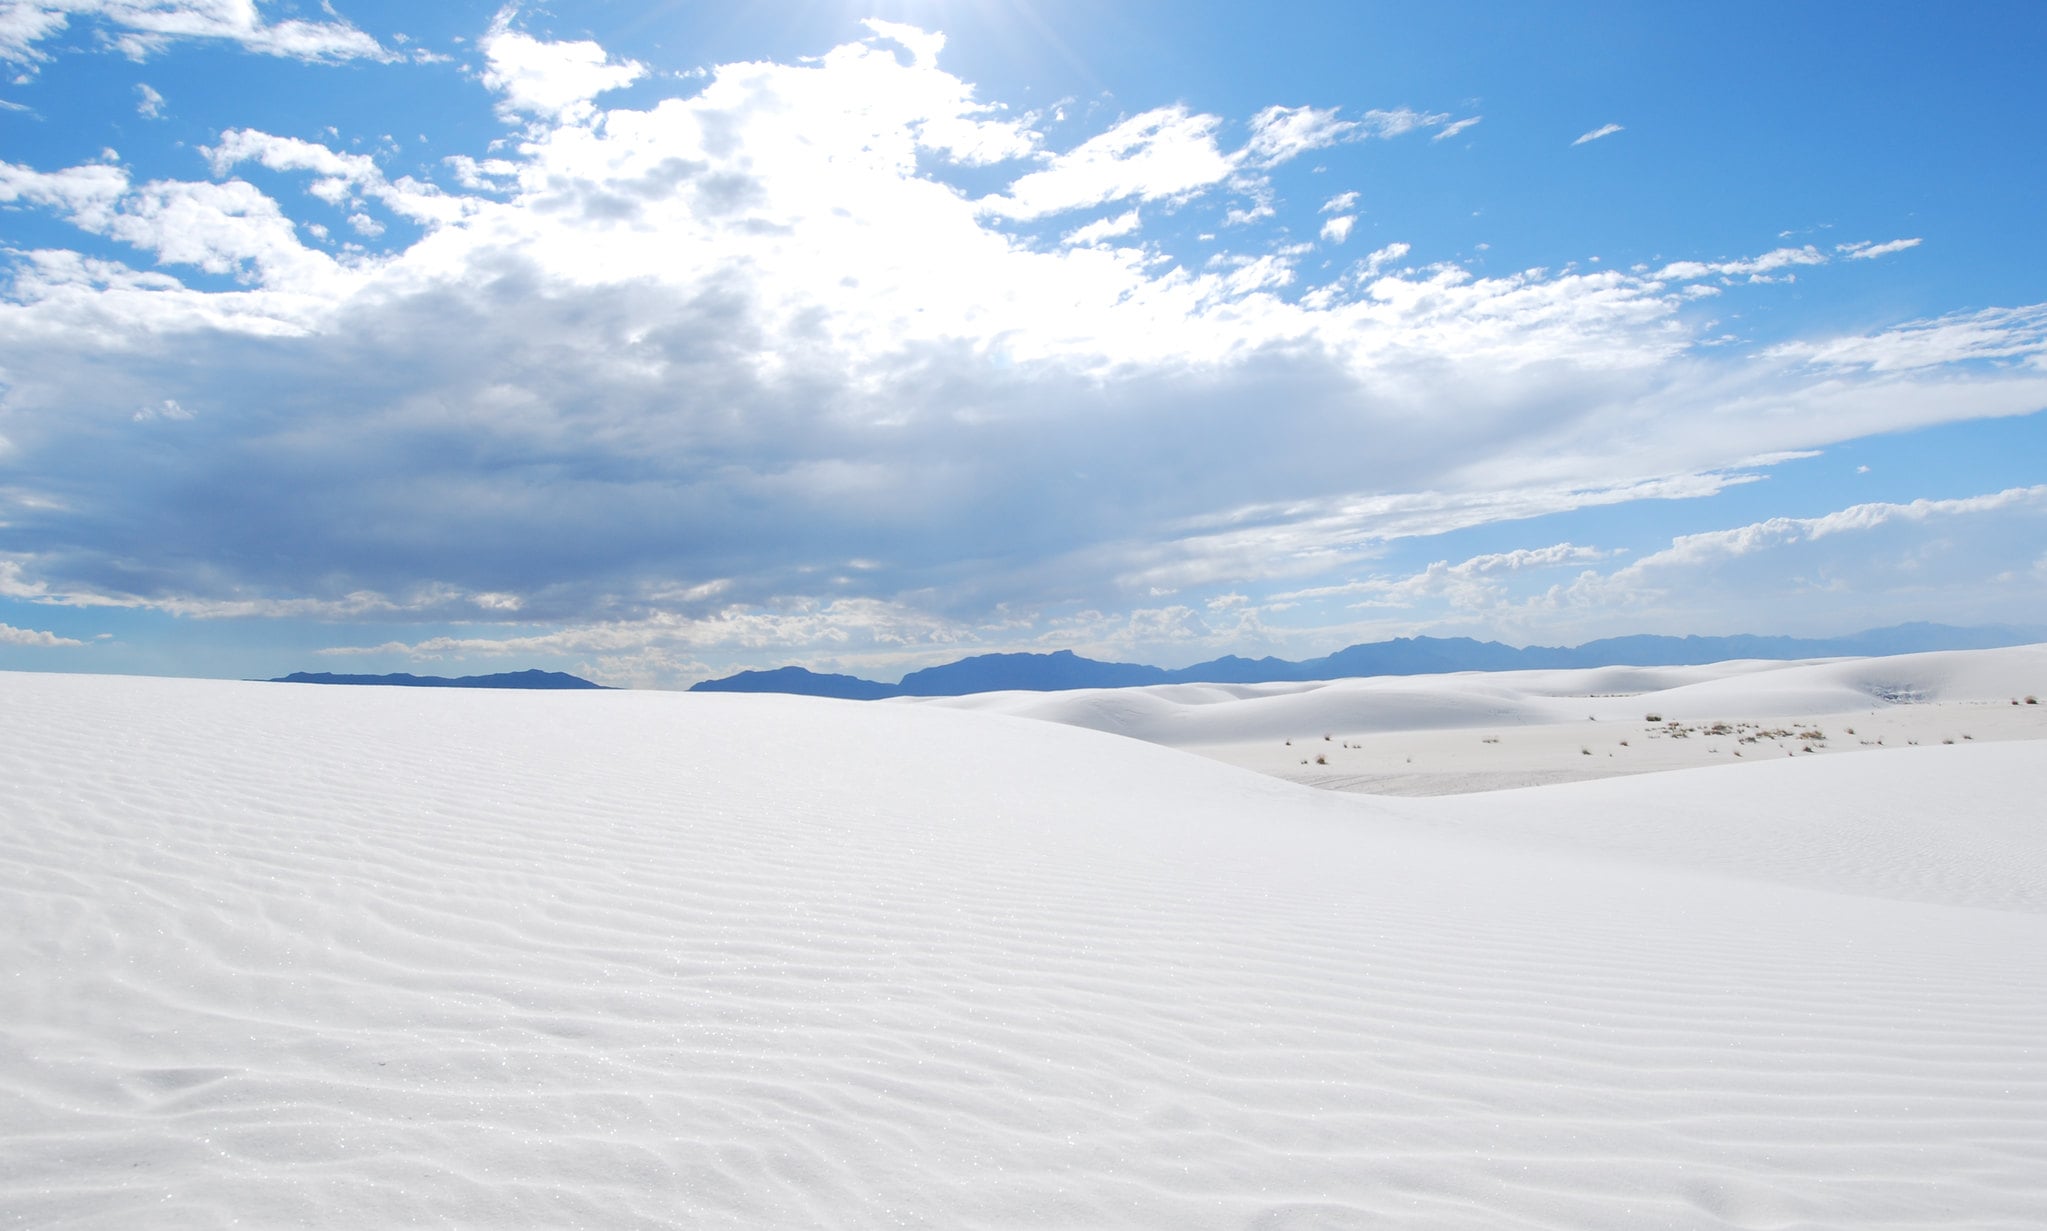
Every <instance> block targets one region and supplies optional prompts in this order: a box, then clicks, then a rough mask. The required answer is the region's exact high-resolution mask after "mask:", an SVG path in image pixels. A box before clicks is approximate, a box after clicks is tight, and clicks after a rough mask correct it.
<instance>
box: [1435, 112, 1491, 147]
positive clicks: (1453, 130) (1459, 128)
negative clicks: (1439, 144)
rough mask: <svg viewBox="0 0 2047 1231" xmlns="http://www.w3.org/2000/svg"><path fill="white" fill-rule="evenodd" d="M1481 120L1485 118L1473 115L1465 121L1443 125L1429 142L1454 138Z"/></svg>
mask: <svg viewBox="0 0 2047 1231" xmlns="http://www.w3.org/2000/svg"><path fill="white" fill-rule="evenodd" d="M1483 119H1485V117H1484V116H1482V115H1474V116H1471V117H1469V118H1467V119H1462V120H1458V121H1456V122H1455V123H1452V124H1445V125H1443V129H1442V131H1441V132H1439V133H1437V134H1436V135H1435V136H1433V137H1430V138H1429V140H1431V141H1448V140H1449V139H1450V138H1452V137H1454V136H1456V135H1457V134H1458V133H1461V132H1463V131H1464V130H1465V129H1467V128H1470V127H1471V126H1472V125H1474V124H1476V123H1478V122H1479V121H1480V120H1483Z"/></svg>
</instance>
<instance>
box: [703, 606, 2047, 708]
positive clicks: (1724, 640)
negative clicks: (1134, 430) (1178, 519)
mask: <svg viewBox="0 0 2047 1231" xmlns="http://www.w3.org/2000/svg"><path fill="white" fill-rule="evenodd" d="M2036 641H2047V629H2037V628H2033V629H2026V628H2009V627H2003V626H1998V627H1989V628H1954V627H1951V626H1949V625H1945V624H1900V625H1897V626H1895V627H1892V628H1877V629H1870V630H1868V631H1867V632H1860V633H1855V634H1853V635H1852V636H1847V637H1826V638H1803V637H1757V636H1749V635H1746V634H1743V635H1739V636H1733V637H1658V636H1640V637H1608V638H1605V639H1603V640H1599V641H1588V642H1586V643H1585V644H1584V645H1579V646H1541V645H1531V646H1528V647H1526V648H1521V649H1517V648H1515V647H1514V646H1510V645H1503V644H1501V643H1500V642H1497V641H1474V640H1472V639H1471V638H1469V637H1399V638H1395V639H1394V640H1392V641H1374V642H1370V643H1367V644H1364V645H1354V646H1350V647H1348V648H1346V649H1342V650H1338V651H1337V652H1336V653H1334V654H1330V655H1327V656H1326V657H1322V658H1310V659H1307V660H1305V661H1302V662H1289V661H1287V660H1286V659H1283V658H1259V659H1249V658H1239V657H1237V656H1236V655H1234V654H1232V655H1228V656H1225V657H1223V658H1218V659H1214V660H1212V661H1210V662H1205V663H1196V664H1195V665H1193V666H1191V667H1181V668H1178V669H1176V670H1171V671H1168V670H1166V669H1164V668H1161V667H1148V666H1145V665H1144V664H1142V663H1110V662H1098V661H1096V660H1095V659H1092V658H1082V657H1081V656H1080V655H1078V654H1075V653H1074V652H1073V651H1071V650H1059V651H1057V652H1055V653H1051V654H979V655H975V656H974V657H972V658H963V659H961V660H959V661H958V662H953V663H947V664H945V665H944V666H940V667H927V668H925V669H924V670H922V671H912V672H911V673H910V674H908V675H906V676H904V677H903V680H902V682H901V683H900V684H881V683H876V682H875V681H872V680H863V679H860V678H859V677H857V676H851V675H819V674H817V673H815V672H811V671H806V670H804V669H803V668H801V667H783V668H780V669H779V670H775V671H742V672H740V673H739V674H738V675H734V676H728V677H727V678H725V679H722V680H706V681H704V682H703V683H701V684H697V685H695V686H694V687H692V688H691V689H690V691H691V692H781V693H796V694H799V695H802V696H812V697H843V698H847V699H850V700H855V701H877V700H881V699H882V698H885V697H960V696H966V695H967V694H969V693H977V692H1004V691H1009V690H1021V691H1028V692H1064V691H1068V690H1071V689H1077V688H1132V687H1139V686H1142V685H1146V684H1268V683H1280V682H1298V681H1306V680H1340V679H1352V678H1357V677H1361V676H1373V675H1440V674H1445V673H1448V672H1452V671H1522V670H1531V669H1540V668H1552V669H1553V668H1575V667H1621V666H1627V667H1679V666H1697V665H1699V664H1702V663H1716V662H1725V661H1727V660H1729V659H1736V658H1766V659H1798V658H1880V657H1883V656H1885V655H1889V654H1917V653H1920V652H1922V651H1926V650H1987V649H1995V648H1997V647H1999V646H2007V645H2028V644H2031V643H2032V642H2036Z"/></svg>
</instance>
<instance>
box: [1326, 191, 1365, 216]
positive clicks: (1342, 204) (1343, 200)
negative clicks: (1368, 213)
mask: <svg viewBox="0 0 2047 1231" xmlns="http://www.w3.org/2000/svg"><path fill="white" fill-rule="evenodd" d="M1357 204H1358V194H1357V193H1356V192H1340V193H1338V194H1336V195H1335V196H1333V197H1331V198H1329V199H1328V200H1327V201H1324V202H1323V203H1322V209H1321V211H1320V212H1321V213H1324V214H1347V213H1349V212H1350V211H1352V210H1353V209H1356V208H1357Z"/></svg>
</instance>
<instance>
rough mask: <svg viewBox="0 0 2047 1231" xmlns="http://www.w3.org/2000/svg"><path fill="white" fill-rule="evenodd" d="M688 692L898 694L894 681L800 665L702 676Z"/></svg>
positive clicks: (848, 697) (872, 697) (858, 697)
mask: <svg viewBox="0 0 2047 1231" xmlns="http://www.w3.org/2000/svg"><path fill="white" fill-rule="evenodd" d="M690 691H691V692H790V693H795V694H797V695H798V696H804V697H837V698H839V699H840V700H844V701H879V700H881V699H882V698H883V697H894V696H900V695H901V690H900V689H898V688H897V686H896V685H894V684H877V683H875V682H874V681H872V680H863V679H860V678H859V677H858V676H852V675H820V674H818V673H817V672H815V671H805V670H804V669H803V668H801V667H777V668H776V669H775V670H773V671H742V672H740V673H739V674H738V675H728V676H726V677H725V678H724V679H722V680H705V681H704V682H703V683H701V684H698V685H696V686H694V687H692V688H691V689H690Z"/></svg>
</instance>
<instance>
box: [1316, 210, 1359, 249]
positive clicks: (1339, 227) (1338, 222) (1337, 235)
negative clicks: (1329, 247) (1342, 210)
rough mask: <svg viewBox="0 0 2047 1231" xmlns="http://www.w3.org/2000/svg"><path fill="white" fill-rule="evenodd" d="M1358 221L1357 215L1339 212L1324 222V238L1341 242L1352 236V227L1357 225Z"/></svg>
mask: <svg viewBox="0 0 2047 1231" xmlns="http://www.w3.org/2000/svg"><path fill="white" fill-rule="evenodd" d="M1357 221H1358V220H1357V218H1356V216H1355V215H1352V214H1339V215H1338V216H1336V217H1334V218H1331V219H1329V220H1328V221H1327V222H1324V223H1323V224H1322V238H1323V239H1326V240H1328V241H1329V242H1330V243H1332V244H1340V243H1342V242H1343V241H1344V240H1347V239H1349V238H1350V229H1351V228H1352V227H1353V226H1355V225H1357Z"/></svg>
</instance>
